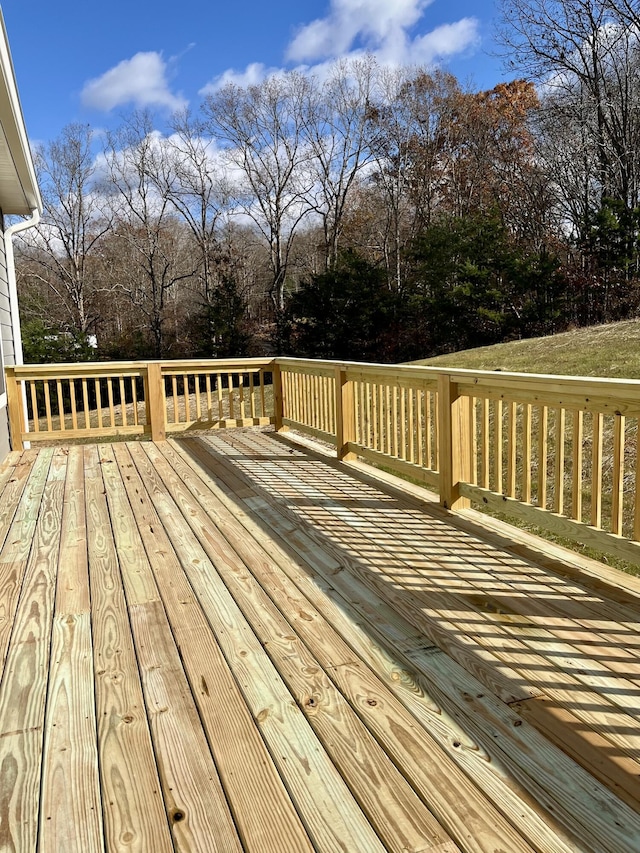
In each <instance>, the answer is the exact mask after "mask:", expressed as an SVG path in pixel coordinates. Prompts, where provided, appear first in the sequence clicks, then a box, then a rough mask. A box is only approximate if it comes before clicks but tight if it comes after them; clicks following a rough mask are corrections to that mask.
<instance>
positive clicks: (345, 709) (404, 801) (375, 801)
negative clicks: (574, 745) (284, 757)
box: [132, 447, 457, 851]
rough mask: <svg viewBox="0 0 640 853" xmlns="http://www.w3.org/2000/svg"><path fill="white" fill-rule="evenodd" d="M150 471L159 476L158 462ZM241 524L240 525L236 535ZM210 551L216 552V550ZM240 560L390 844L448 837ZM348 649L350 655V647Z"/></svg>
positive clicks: (240, 589) (254, 619)
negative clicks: (292, 632) (155, 472)
mask: <svg viewBox="0 0 640 853" xmlns="http://www.w3.org/2000/svg"><path fill="white" fill-rule="evenodd" d="M144 450H145V451H146V453H147V454H148V455H149V457H150V459H151V461H152V462H153V471H157V472H158V473H159V474H160V476H162V477H163V478H165V483H166V486H167V488H168V489H169V490H170V492H171V494H172V495H173V496H174V499H175V500H176V501H177V502H178V503H179V506H180V507H181V508H182V512H183V515H184V517H185V519H187V520H188V522H189V524H190V526H191V528H192V529H193V530H194V532H195V533H196V534H198V533H200V536H199V539H200V541H201V543H202V544H203V545H204V544H205V543H206V542H207V539H206V538H205V537H204V536H203V533H204V531H206V528H207V527H208V526H209V525H210V522H209V521H208V518H207V516H206V515H205V514H204V513H203V512H202V511H200V512H198V511H197V510H196V509H195V508H193V502H192V501H190V500H189V498H190V493H189V492H188V491H187V489H186V487H185V486H184V484H182V483H181V482H180V480H179V479H178V477H177V476H176V475H175V473H173V471H172V469H171V468H170V466H169V465H168V463H167V461H166V459H165V458H164V457H162V455H161V454H160V453H159V452H158V451H156V450H154V448H149V447H147V448H145V449H144ZM132 452H133V448H132ZM141 452H142V449H141V448H139V449H137V451H136V455H139V454H140V453H141ZM146 473H147V476H152V470H151V469H149V470H148V471H147V472H146ZM150 491H151V490H150ZM155 491H157V490H154V493H155ZM187 496H189V497H187ZM170 512H171V511H170V510H168V512H167V515H166V516H165V517H164V519H163V520H164V521H165V523H167V529H169V522H170V519H171V514H170ZM240 530H241V528H240V529H236V531H235V532H236V536H237V535H238V534H239V532H240ZM221 535H222V537H224V538H226V540H227V541H228V542H229V544H230V545H231V546H232V547H234V549H235V548H236V546H237V539H236V537H235V536H234V537H233V538H232V533H231V531H230V529H229V525H227V526H225V528H224V529H223V530H221ZM210 556H211V557H212V558H213V557H214V555H213V554H211V553H210ZM248 557H249V561H248V562H247V563H246V565H247V566H251V571H252V573H253V572H255V571H256V568H257V567H260V568H263V569H266V570H267V573H268V563H265V555H264V553H260V552H259V550H258V549H257V548H255V549H254V548H252V549H251V551H250V553H249V554H248ZM235 560H236V561H237V568H236V571H234V567H233V566H231V567H230V569H229V570H228V571H226V572H224V571H223V578H224V580H225V583H226V584H227V586H228V588H229V589H230V591H231V592H232V594H233V596H234V598H235V599H236V601H237V602H238V603H239V604H240V606H241V608H242V610H243V612H244V614H245V616H246V617H247V619H248V620H249V622H250V623H251V625H252V627H253V629H254V631H256V632H257V633H258V632H259V639H260V642H261V643H263V644H264V646H265V648H266V649H267V651H268V653H269V655H270V657H271V658H272V660H273V662H274V664H275V665H276V667H277V669H278V671H279V672H280V674H281V675H282V677H283V678H284V680H285V682H286V683H287V684H288V686H289V689H291V690H292V691H293V692H294V694H295V696H296V699H297V701H298V704H299V705H300V706H301V708H302V709H303V711H304V712H305V713H306V715H307V717H308V719H309V721H310V723H311V725H312V727H313V728H314V730H315V731H316V733H317V734H318V736H319V738H320V740H321V741H322V742H323V743H324V744H325V748H327V750H328V751H329V753H330V755H331V757H332V758H333V761H334V763H335V764H336V766H337V767H338V769H339V770H340V772H341V774H342V775H343V777H344V778H345V779H346V780H347V781H348V782H349V783H350V787H351V789H352V791H353V792H354V794H355V795H356V797H357V798H358V799H359V800H360V802H361V803H362V805H363V807H364V808H365V811H366V813H367V815H368V817H369V820H370V821H372V823H373V825H374V826H375V828H376V830H377V832H378V834H379V835H380V836H381V838H382V840H383V842H384V843H385V845H386V846H387V848H388V849H389V850H397V851H403V850H417V849H420V848H421V847H422V846H423V844H426V843H427V839H428V840H429V842H428V843H429V845H430V846H431V847H433V846H436V847H438V845H443V844H446V843H447V841H448V839H447V838H446V835H445V833H444V831H443V830H442V827H441V826H440V825H439V824H437V823H436V822H435V821H434V819H433V817H432V816H431V814H430V813H429V812H428V811H426V810H425V809H424V807H423V806H422V805H421V804H420V802H419V800H418V799H417V797H416V795H415V794H414V793H413V791H411V789H410V788H409V787H408V785H407V784H406V782H405V781H404V779H402V777H401V776H400V775H399V774H398V771H397V770H396V768H395V767H394V766H393V764H391V763H390V762H389V761H388V759H387V758H386V756H384V754H383V753H382V751H381V750H380V748H379V747H378V746H377V744H376V743H375V741H372V739H371V736H370V735H369V733H368V732H367V731H366V729H364V727H363V726H362V725H361V724H360V723H359V722H358V720H357V719H356V718H355V715H354V714H353V712H352V711H351V709H350V708H349V706H348V705H347V704H346V702H345V701H344V699H343V698H342V696H341V695H340V694H339V693H338V692H337V691H336V690H335V688H334V686H333V684H332V683H331V682H330V681H329V680H328V678H327V676H326V673H325V672H324V671H323V669H322V668H321V666H320V665H319V664H318V663H317V662H316V661H315V660H313V658H311V657H310V656H309V653H308V652H307V651H306V650H305V648H304V646H302V645H301V644H300V642H299V640H298V638H297V637H296V636H295V635H292V634H291V627H290V626H289V624H288V623H287V622H286V621H285V620H284V619H283V618H282V616H281V615H280V613H279V612H278V611H277V610H276V609H275V608H274V606H273V603H272V602H271V601H270V600H269V599H268V598H266V596H265V595H264V593H262V592H261V588H260V587H259V586H258V585H257V583H256V582H254V581H253V580H252V579H251V578H250V576H249V575H248V573H247V570H246V569H245V568H244V565H245V564H243V563H242V562H241V561H240V559H239V558H238V557H235ZM218 565H219V564H218ZM219 569H220V570H221V571H222V567H220V566H219ZM268 574H269V573H268ZM276 582H277V581H276V579H275V578H274V577H273V575H271V574H269V576H268V580H267V583H269V585H271V584H272V583H274V584H275V583H276ZM291 606H292V608H293V609H294V610H295V609H296V608H297V607H298V603H297V602H295V601H291ZM301 606H304V603H301ZM348 657H349V658H351V654H349V655H348ZM449 846H450V849H452V850H454V849H457V848H455V847H453V846H452V845H451V842H450V841H449ZM425 849H428V847H425ZM443 849H444V848H443Z"/></svg>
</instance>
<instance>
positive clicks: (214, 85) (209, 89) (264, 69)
mask: <svg viewBox="0 0 640 853" xmlns="http://www.w3.org/2000/svg"><path fill="white" fill-rule="evenodd" d="M280 73H281V69H280V68H269V67H268V66H266V65H264V64H263V63H262V62H252V63H250V64H249V65H247V67H246V68H245V69H244V71H237V70H236V69H235V68H228V69H227V70H226V71H225V72H224V73H222V74H219V75H218V76H217V77H214V78H213V80H211V81H210V82H209V83H207V84H206V85H205V86H203V87H202V89H200V91H199V92H198V94H199V95H210V94H213V92H217V91H218V89H222V88H223V87H224V86H226V85H227V83H233V84H234V85H236V86H242V87H243V88H244V87H247V86H257V85H258V83H262V81H263V80H266V79H267V77H273V76H275V75H276V74H280Z"/></svg>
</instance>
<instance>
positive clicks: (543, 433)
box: [538, 406, 549, 509]
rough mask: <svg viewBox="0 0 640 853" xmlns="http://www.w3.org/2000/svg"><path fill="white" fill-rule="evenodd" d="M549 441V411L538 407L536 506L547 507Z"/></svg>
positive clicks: (544, 407) (543, 407)
mask: <svg viewBox="0 0 640 853" xmlns="http://www.w3.org/2000/svg"><path fill="white" fill-rule="evenodd" d="M548 441H549V410H548V408H547V407H546V406H540V411H539V415H538V506H539V507H542V509H546V507H547V454H548Z"/></svg>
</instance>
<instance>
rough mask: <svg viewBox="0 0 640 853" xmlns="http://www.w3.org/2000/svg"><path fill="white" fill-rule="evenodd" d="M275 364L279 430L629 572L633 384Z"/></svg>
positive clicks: (636, 434)
mask: <svg viewBox="0 0 640 853" xmlns="http://www.w3.org/2000/svg"><path fill="white" fill-rule="evenodd" d="M276 363H277V366H278V367H279V369H280V371H281V374H282V387H283V397H284V401H283V406H284V411H283V424H284V425H285V427H286V426H290V427H294V428H296V429H298V430H301V431H303V432H308V433H310V434H311V435H314V436H316V437H319V438H325V439H326V440H328V441H330V442H331V443H332V444H334V445H335V446H336V448H337V454H338V456H339V458H341V459H348V458H349V457H353V456H360V457H363V458H364V459H367V460H369V461H372V462H374V463H377V464H379V465H382V466H384V467H386V468H388V469H390V470H392V471H397V472H398V473H401V474H403V475H408V476H410V477H412V478H413V479H414V480H416V481H417V482H421V483H424V484H425V485H427V486H429V487H431V488H434V489H435V490H437V491H438V492H439V496H440V502H441V503H442V505H443V506H445V507H447V508H449V509H452V510H463V509H465V508H467V507H469V506H470V504H471V503H472V502H473V503H475V504H478V505H481V506H485V507H488V508H490V509H492V510H497V511H499V512H501V513H504V514H506V515H511V516H513V517H518V518H520V519H521V520H523V521H524V522H526V523H528V524H530V525H535V526H537V527H539V528H542V529H546V530H549V531H552V532H554V533H556V534H558V535H560V536H562V537H565V538H567V539H573V540H575V541H578V542H581V543H584V544H587V545H589V546H591V547H593V548H595V549H597V550H599V551H601V552H604V553H608V554H614V555H616V556H618V557H620V558H622V559H625V560H630V561H632V562H635V563H640V544H638V542H639V540H640V465H639V464H638V459H639V455H640V454H639V450H640V381H637V380H629V381H623V380H613V379H590V378H579V377H565V376H544V375H533V374H516V373H503V372H498V371H496V372H490V371H468V370H447V371H444V372H443V371H442V370H439V369H437V368H427V367H418V366H397V365H393V366H391V365H378V364H360V363H355V362H353V363H338V362H327V361H324V362H313V361H308V360H302V359H277V360H276ZM332 391H333V398H334V399H333V401H332V400H331V392H332ZM327 397H328V398H329V402H328V403H327V402H326V398H327Z"/></svg>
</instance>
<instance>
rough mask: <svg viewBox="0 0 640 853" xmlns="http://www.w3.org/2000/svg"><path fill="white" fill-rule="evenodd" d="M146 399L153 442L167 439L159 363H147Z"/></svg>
mask: <svg viewBox="0 0 640 853" xmlns="http://www.w3.org/2000/svg"><path fill="white" fill-rule="evenodd" d="M144 398H145V402H146V409H147V424H148V425H149V426H150V427H151V440H152V441H164V440H165V438H166V413H165V400H164V379H163V376H162V366H161V364H160V363H159V362H157V361H150V362H148V363H147V369H146V373H145V377H144Z"/></svg>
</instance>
